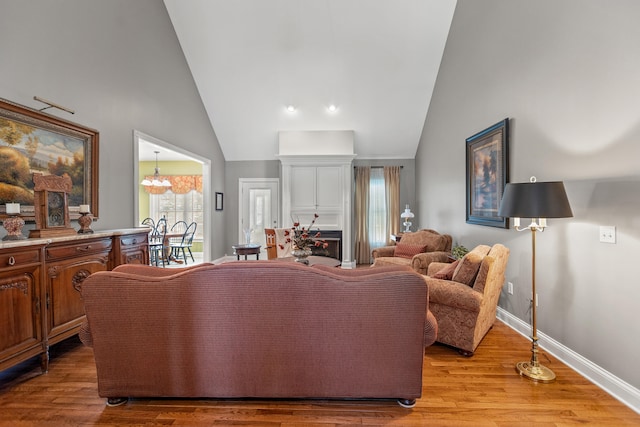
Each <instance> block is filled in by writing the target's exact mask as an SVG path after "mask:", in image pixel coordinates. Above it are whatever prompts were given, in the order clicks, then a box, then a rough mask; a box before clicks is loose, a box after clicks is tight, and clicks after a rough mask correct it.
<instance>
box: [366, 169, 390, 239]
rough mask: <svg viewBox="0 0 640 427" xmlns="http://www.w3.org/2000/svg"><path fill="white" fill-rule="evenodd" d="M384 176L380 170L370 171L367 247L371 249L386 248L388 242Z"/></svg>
mask: <svg viewBox="0 0 640 427" xmlns="http://www.w3.org/2000/svg"><path fill="white" fill-rule="evenodd" d="M384 175H385V174H384V170H383V169H382V168H373V169H371V179H370V181H369V246H370V247H371V249H375V248H379V247H381V246H386V245H387V241H388V240H389V235H388V233H387V203H386V196H385V193H386V191H385V190H386V185H385V180H384Z"/></svg>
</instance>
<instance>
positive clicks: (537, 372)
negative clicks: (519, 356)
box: [516, 361, 556, 383]
mask: <svg viewBox="0 0 640 427" xmlns="http://www.w3.org/2000/svg"><path fill="white" fill-rule="evenodd" d="M516 372H518V373H519V374H520V375H522V376H523V377H527V378H529V379H530V380H532V381H537V382H541V383H552V382H554V381H555V380H556V374H554V373H553V371H552V370H551V369H549V368H547V367H546V366H542V365H541V364H539V363H537V364H535V365H534V364H533V363H531V361H529V362H520V363H516Z"/></svg>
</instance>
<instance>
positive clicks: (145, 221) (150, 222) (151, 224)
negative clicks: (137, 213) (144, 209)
mask: <svg viewBox="0 0 640 427" xmlns="http://www.w3.org/2000/svg"><path fill="white" fill-rule="evenodd" d="M141 224H142V225H146V226H148V227H151V228H152V229H154V228H156V223H155V221H154V220H153V218H150V217H147V218H145V219H143V220H142V222H141Z"/></svg>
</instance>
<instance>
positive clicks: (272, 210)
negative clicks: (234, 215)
mask: <svg viewBox="0 0 640 427" xmlns="http://www.w3.org/2000/svg"><path fill="white" fill-rule="evenodd" d="M239 187H240V188H239V191H240V197H239V200H240V206H239V208H238V212H239V213H240V218H239V222H238V242H241V243H248V242H247V239H248V240H250V242H251V243H257V244H259V245H260V246H262V249H261V251H262V252H265V251H266V238H265V235H264V229H265V228H277V227H278V225H279V224H280V193H279V187H280V180H279V179H278V178H240V179H239Z"/></svg>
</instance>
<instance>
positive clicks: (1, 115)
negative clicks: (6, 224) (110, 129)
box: [0, 98, 99, 221]
mask: <svg viewBox="0 0 640 427" xmlns="http://www.w3.org/2000/svg"><path fill="white" fill-rule="evenodd" d="M98 144H99V132H98V131H97V130H94V129H91V128H88V127H85V126H82V125H79V124H77V123H73V122H70V121H68V120H64V119H61V118H59V117H56V116H53V115H50V114H47V113H43V112H42V111H38V110H35V109H32V108H29V107H26V106H23V105H20V104H17V103H15V102H12V101H8V100H6V99H2V98H0V219H1V218H6V216H7V215H6V208H5V205H6V204H7V203H20V211H21V217H22V218H23V219H24V220H25V221H35V209H34V200H35V192H34V186H35V184H34V182H33V172H34V171H35V172H37V173H42V174H43V175H45V176H46V175H57V176H62V175H63V174H64V173H67V174H68V175H69V176H70V178H71V180H72V188H71V192H70V193H69V194H68V205H69V214H70V218H71V219H77V218H78V217H79V216H80V212H79V209H80V205H83V204H87V205H89V206H90V210H91V213H92V215H93V217H95V218H97V217H98Z"/></svg>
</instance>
